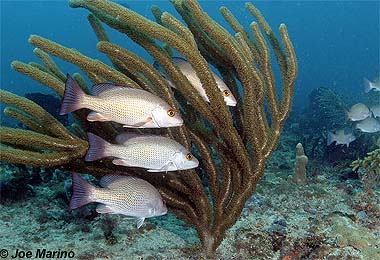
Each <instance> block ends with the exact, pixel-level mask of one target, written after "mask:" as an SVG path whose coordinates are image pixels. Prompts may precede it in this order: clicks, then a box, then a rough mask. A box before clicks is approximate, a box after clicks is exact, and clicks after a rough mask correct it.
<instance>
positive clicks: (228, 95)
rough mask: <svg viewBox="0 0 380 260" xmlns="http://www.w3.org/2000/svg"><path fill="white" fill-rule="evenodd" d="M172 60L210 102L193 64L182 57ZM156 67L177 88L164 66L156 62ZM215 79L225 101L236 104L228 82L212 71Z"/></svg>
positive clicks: (229, 104) (228, 104)
mask: <svg viewBox="0 0 380 260" xmlns="http://www.w3.org/2000/svg"><path fill="white" fill-rule="evenodd" d="M172 61H173V62H174V64H175V65H177V67H178V68H179V69H180V71H181V72H182V74H183V75H185V76H186V78H187V79H188V80H189V82H190V83H191V84H192V85H193V86H194V88H195V89H196V90H197V91H198V93H199V94H200V96H201V97H202V98H203V100H204V101H206V102H210V100H209V98H208V96H207V94H206V91H205V89H204V88H203V86H202V83H201V81H200V79H199V78H198V76H197V73H196V72H195V70H194V68H193V67H192V66H191V64H190V62H188V61H187V60H185V59H183V58H180V57H173V58H172ZM154 67H155V68H156V69H157V70H158V71H159V72H160V73H161V75H162V76H163V77H164V78H165V79H166V81H167V82H168V84H169V85H170V86H171V87H172V88H176V86H175V83H174V82H173V81H172V80H171V79H170V78H169V77H168V76H167V75H166V74H165V72H164V71H163V69H162V67H161V66H160V65H159V64H158V63H157V62H155V63H154ZM212 74H213V76H214V79H215V81H216V84H217V85H218V88H219V89H220V91H221V94H222V95H223V98H224V102H225V103H226V104H227V106H236V99H235V97H234V96H233V95H232V92H231V90H230V89H229V88H228V87H227V85H226V83H224V81H223V80H222V79H221V78H220V77H219V76H218V75H216V74H215V73H214V72H212Z"/></svg>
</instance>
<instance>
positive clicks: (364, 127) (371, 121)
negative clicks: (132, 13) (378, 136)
mask: <svg viewBox="0 0 380 260" xmlns="http://www.w3.org/2000/svg"><path fill="white" fill-rule="evenodd" d="M355 128H357V129H360V130H361V131H362V132H365V133H376V132H378V131H380V124H379V122H378V121H377V120H376V119H375V118H373V117H368V118H366V119H364V120H362V121H359V122H357V123H356V125H355Z"/></svg>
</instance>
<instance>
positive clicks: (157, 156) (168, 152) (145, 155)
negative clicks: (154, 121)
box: [119, 136, 178, 168]
mask: <svg viewBox="0 0 380 260" xmlns="http://www.w3.org/2000/svg"><path fill="white" fill-rule="evenodd" d="M163 143H164V144H165V145H162V144H163ZM120 148H121V149H120V153H119V155H122V157H125V158H128V159H129V160H131V161H134V162H136V164H137V165H144V166H145V167H146V168H154V167H157V165H164V164H165V163H166V162H167V161H168V160H170V159H171V158H172V157H173V155H174V153H175V151H177V150H178V143H176V142H171V141H170V140H168V139H167V138H162V137H158V136H157V137H154V138H152V137H151V138H149V139H148V138H144V137H139V138H134V139H133V141H130V142H128V143H127V145H126V147H123V148H122V147H120Z"/></svg>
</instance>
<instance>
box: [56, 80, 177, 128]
mask: <svg viewBox="0 0 380 260" xmlns="http://www.w3.org/2000/svg"><path fill="white" fill-rule="evenodd" d="M92 92H93V95H87V94H85V93H84V92H83V90H82V89H81V88H80V87H79V86H78V84H77V83H76V81H75V80H74V79H72V78H71V77H70V75H67V81H66V85H65V94H64V97H63V100H62V105H61V110H60V114H61V115H65V114H67V113H70V112H73V111H75V110H78V109H81V108H88V109H91V110H93V112H91V113H90V114H89V115H88V116H87V120H88V121H102V122H104V121H113V122H117V123H121V124H123V126H124V127H130V128H161V127H175V126H181V125H182V124H183V120H182V118H181V116H180V115H179V113H178V112H176V111H175V110H174V109H173V108H171V107H170V106H169V105H168V104H167V103H166V102H165V101H164V100H162V99H161V98H159V97H157V96H155V95H153V94H151V93H149V92H147V91H145V90H140V89H133V88H129V87H123V86H117V85H113V84H109V83H101V84H97V85H94V86H93V88H92Z"/></svg>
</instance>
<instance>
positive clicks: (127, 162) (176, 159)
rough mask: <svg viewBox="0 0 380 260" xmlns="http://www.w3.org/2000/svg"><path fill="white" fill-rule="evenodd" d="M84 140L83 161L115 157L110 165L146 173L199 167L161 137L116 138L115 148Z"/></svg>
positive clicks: (185, 152)
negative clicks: (143, 169)
mask: <svg viewBox="0 0 380 260" xmlns="http://www.w3.org/2000/svg"><path fill="white" fill-rule="evenodd" d="M88 140H89V143H90V147H89V149H88V150H87V153H86V156H85V160H86V161H95V160H99V159H102V158H105V157H115V159H114V160H113V161H112V163H114V164H116V165H122V166H127V167H141V168H146V169H147V170H148V171H150V172H167V171H178V170H186V169H192V168H195V167H197V166H198V165H199V161H198V160H197V158H195V157H194V156H193V155H192V154H191V153H190V152H189V151H188V150H187V149H186V148H185V147H184V146H183V145H181V144H180V143H178V142H176V141H175V140H172V139H170V138H168V137H164V136H156V135H137V136H136V135H135V134H129V133H124V134H120V135H118V136H117V137H116V142H117V143H119V144H111V143H108V142H106V141H105V140H104V139H102V138H100V137H99V136H96V135H94V134H92V133H88Z"/></svg>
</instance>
